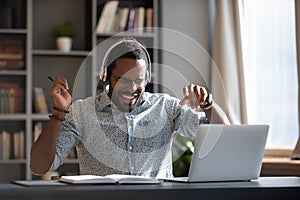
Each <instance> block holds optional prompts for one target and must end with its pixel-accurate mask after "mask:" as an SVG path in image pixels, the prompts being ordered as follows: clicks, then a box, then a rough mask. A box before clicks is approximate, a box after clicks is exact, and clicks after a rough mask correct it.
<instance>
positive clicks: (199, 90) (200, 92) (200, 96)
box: [194, 85, 208, 105]
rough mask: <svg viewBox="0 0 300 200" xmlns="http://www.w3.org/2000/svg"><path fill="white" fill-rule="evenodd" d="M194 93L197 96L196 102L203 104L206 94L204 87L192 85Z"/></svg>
mask: <svg viewBox="0 0 300 200" xmlns="http://www.w3.org/2000/svg"><path fill="white" fill-rule="evenodd" d="M194 93H195V95H196V96H197V100H198V104H199V105H204V104H205V103H206V98H207V96H208V93H207V91H206V89H205V88H204V87H202V86H199V85H197V86H195V87H194Z"/></svg>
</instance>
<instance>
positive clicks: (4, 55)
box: [0, 37, 25, 70]
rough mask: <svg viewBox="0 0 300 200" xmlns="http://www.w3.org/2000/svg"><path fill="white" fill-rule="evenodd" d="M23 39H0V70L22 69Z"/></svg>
mask: <svg viewBox="0 0 300 200" xmlns="http://www.w3.org/2000/svg"><path fill="white" fill-rule="evenodd" d="M24 63H25V62H24V39H23V38H21V37H0V70H1V69H2V70H3V69H5V70H20V69H24V66H25V64H24Z"/></svg>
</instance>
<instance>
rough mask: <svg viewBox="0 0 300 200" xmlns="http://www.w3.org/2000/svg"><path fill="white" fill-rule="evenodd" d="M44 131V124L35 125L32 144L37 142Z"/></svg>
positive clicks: (37, 123)
mask: <svg viewBox="0 0 300 200" xmlns="http://www.w3.org/2000/svg"><path fill="white" fill-rule="evenodd" d="M42 130H43V124H42V122H36V123H34V125H33V133H32V140H33V141H32V142H35V141H36V140H37V139H38V138H39V137H40V135H41V133H42Z"/></svg>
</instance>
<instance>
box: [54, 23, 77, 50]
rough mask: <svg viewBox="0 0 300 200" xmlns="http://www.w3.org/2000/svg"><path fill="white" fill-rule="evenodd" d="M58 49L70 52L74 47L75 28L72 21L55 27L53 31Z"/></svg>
mask: <svg viewBox="0 0 300 200" xmlns="http://www.w3.org/2000/svg"><path fill="white" fill-rule="evenodd" d="M53 35H54V37H55V38H56V45H57V48H58V50H60V51H63V52H69V51H71V49H72V43H73V38H74V29H73V26H72V24H71V23H69V22H65V23H63V24H59V25H57V26H56V27H55V29H54V32H53Z"/></svg>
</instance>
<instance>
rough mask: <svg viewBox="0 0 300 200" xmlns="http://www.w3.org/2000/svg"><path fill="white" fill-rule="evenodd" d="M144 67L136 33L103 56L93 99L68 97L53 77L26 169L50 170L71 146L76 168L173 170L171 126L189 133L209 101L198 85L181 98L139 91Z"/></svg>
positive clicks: (145, 78) (206, 114)
mask: <svg viewBox="0 0 300 200" xmlns="http://www.w3.org/2000/svg"><path fill="white" fill-rule="evenodd" d="M150 73H151V62H150V58H149V55H148V52H147V50H146V49H145V48H144V47H143V46H142V45H141V44H140V43H138V42H137V41H135V40H122V41H119V42H117V43H116V44H115V45H113V46H112V47H111V48H110V50H109V51H108V53H107V55H106V56H105V57H104V61H103V64H102V68H101V75H100V84H99V85H100V88H99V91H100V92H99V94H98V95H96V98H95V97H88V98H86V99H83V100H77V101H76V102H74V103H72V104H71V95H70V93H69V92H68V89H69V88H68V84H67V81H66V80H65V79H63V78H56V79H55V80H54V81H53V86H52V89H51V96H52V99H53V103H54V107H53V113H52V115H50V120H49V122H48V124H47V126H46V127H45V128H44V130H43V131H42V133H41V135H40V137H39V138H38V140H37V141H36V142H35V143H34V144H33V146H32V150H31V163H30V166H31V170H32V172H33V173H35V174H44V173H46V172H47V171H48V170H55V169H56V168H58V167H59V166H60V165H61V164H63V162H64V160H65V158H66V157H67V155H68V153H69V151H70V150H71V149H72V148H73V147H74V146H76V149H77V155H78V160H79V167H80V173H81V174H96V175H107V174H116V173H121V174H132V175H141V176H147V177H157V178H168V177H171V176H172V157H171V146H172V145H171V143H172V139H173V138H174V136H175V133H176V132H178V133H179V134H181V135H183V136H186V137H194V136H195V133H196V129H197V127H198V125H199V124H200V123H207V122H208V121H209V119H210V116H211V107H212V106H214V105H215V104H214V105H212V100H211V99H209V94H208V92H207V91H206V90H205V88H204V87H201V86H198V85H193V84H190V85H189V86H185V87H184V90H183V92H184V96H185V97H184V98H183V99H182V100H181V101H180V100H179V99H177V98H174V97H171V96H169V95H167V94H160V93H159V94H158V93H157V94H151V93H148V92H145V88H146V85H147V83H148V82H149V80H150ZM188 104H189V105H191V107H190V106H187V105H188ZM201 107H202V109H203V111H198V110H199V109H200V108H201ZM218 122H220V123H223V121H222V120H221V118H219V120H218Z"/></svg>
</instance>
